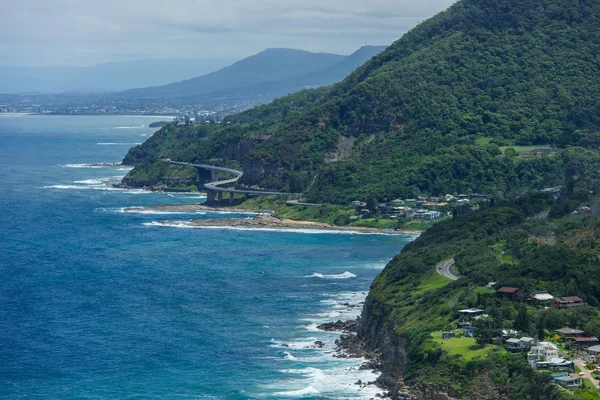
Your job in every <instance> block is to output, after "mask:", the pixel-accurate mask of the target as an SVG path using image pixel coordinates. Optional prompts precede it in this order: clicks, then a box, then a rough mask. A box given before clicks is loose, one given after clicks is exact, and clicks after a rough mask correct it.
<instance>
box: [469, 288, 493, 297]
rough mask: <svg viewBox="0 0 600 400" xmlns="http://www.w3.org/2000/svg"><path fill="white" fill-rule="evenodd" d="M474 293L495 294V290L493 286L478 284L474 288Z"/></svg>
mask: <svg viewBox="0 0 600 400" xmlns="http://www.w3.org/2000/svg"><path fill="white" fill-rule="evenodd" d="M472 292H473V294H474V295H477V294H494V293H495V292H494V290H493V289H492V288H490V287H489V286H477V287H476V288H474V289H473V290H472Z"/></svg>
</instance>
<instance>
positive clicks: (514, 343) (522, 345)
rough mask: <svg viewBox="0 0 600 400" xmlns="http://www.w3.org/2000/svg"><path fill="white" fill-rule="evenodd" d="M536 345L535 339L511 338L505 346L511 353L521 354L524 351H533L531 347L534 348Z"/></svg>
mask: <svg viewBox="0 0 600 400" xmlns="http://www.w3.org/2000/svg"><path fill="white" fill-rule="evenodd" d="M534 344H535V339H534V338H530V337H522V338H520V339H517V338H510V339H508V340H507V341H506V342H505V344H504V346H505V347H506V350H508V351H510V352H511V353H520V352H524V351H529V350H530V349H531V346H533V345H534Z"/></svg>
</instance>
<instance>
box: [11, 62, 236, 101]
mask: <svg viewBox="0 0 600 400" xmlns="http://www.w3.org/2000/svg"><path fill="white" fill-rule="evenodd" d="M232 61H233V60H230V59H180V60H176V59H174V60H159V59H155V60H134V61H125V62H110V63H104V64H99V65H94V66H91V67H65V66H51V67H22V66H0V93H32V92H41V93H63V92H110V91H119V90H126V89H131V88H136V87H144V86H151V85H164V84H167V83H170V82H174V81H179V80H183V79H189V78H192V77H194V76H198V75H202V74H207V73H210V72H212V71H215V70H217V69H219V68H222V67H224V66H226V65H228V64H229V63H231V62H232Z"/></svg>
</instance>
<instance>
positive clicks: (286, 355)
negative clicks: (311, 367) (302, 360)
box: [283, 351, 297, 361]
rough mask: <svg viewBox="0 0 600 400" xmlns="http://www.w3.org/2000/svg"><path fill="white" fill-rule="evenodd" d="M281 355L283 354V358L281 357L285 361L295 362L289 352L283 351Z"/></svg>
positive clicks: (294, 358)
mask: <svg viewBox="0 0 600 400" xmlns="http://www.w3.org/2000/svg"><path fill="white" fill-rule="evenodd" d="M283 354H285V356H284V357H283V358H284V359H286V360H290V361H296V360H297V358H296V357H294V356H293V355H291V354H290V352H289V351H284V352H283Z"/></svg>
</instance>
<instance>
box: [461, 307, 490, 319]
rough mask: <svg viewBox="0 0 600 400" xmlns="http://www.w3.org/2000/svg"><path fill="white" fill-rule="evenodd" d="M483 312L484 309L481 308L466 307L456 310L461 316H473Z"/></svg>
mask: <svg viewBox="0 0 600 400" xmlns="http://www.w3.org/2000/svg"><path fill="white" fill-rule="evenodd" d="M484 312H485V310H481V309H479V308H467V309H465V310H458V313H459V314H460V315H462V316H467V317H474V316H476V315H481V314H483V313H484Z"/></svg>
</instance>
